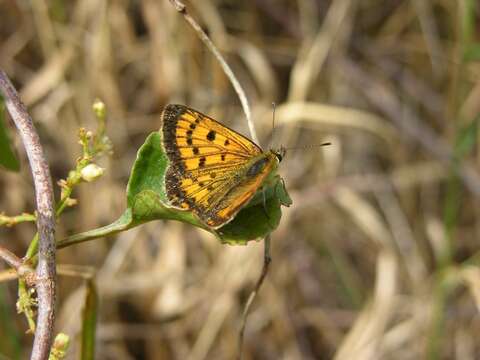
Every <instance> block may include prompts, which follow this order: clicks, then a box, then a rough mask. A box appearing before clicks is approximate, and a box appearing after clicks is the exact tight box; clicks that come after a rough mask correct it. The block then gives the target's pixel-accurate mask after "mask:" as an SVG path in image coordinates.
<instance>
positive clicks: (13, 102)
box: [0, 70, 56, 360]
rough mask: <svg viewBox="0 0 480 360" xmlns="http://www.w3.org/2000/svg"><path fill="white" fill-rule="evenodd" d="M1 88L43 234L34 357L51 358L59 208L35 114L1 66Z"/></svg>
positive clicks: (39, 229)
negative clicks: (29, 176) (22, 149)
mask: <svg viewBox="0 0 480 360" xmlns="http://www.w3.org/2000/svg"><path fill="white" fill-rule="evenodd" d="M0 91H1V93H2V95H3V97H4V98H5V104H6V107H7V109H8V112H9V113H10V116H11V118H12V120H13V122H14V123H15V125H16V126H17V128H18V131H19V132H20V136H21V138H22V140H23V144H24V146H25V150H26V152H27V156H28V160H29V162H30V167H31V171H32V176H33V181H34V184H35V195H36V202H37V214H38V215H37V228H38V233H39V238H40V249H39V256H38V259H39V260H38V266H37V270H36V274H37V279H36V290H37V294H38V317H37V330H36V332H35V339H34V343H33V349H32V354H31V359H35V360H40V359H47V358H48V356H49V353H50V346H51V344H52V340H53V330H54V320H55V295H56V279H55V277H56V271H55V237H54V232H55V210H54V204H53V203H54V200H53V188H52V179H51V177H50V169H49V167H48V163H47V160H46V159H45V155H44V152H43V148H42V145H41V143H40V138H39V137H38V134H37V132H36V130H35V127H34V125H33V121H32V118H31V117H30V115H29V114H28V113H27V110H26V109H25V106H24V105H23V103H22V102H21V101H20V98H19V96H18V93H17V91H16V90H15V88H14V87H13V85H12V83H11V82H10V80H9V79H8V77H7V75H6V74H5V72H4V71H3V70H0Z"/></svg>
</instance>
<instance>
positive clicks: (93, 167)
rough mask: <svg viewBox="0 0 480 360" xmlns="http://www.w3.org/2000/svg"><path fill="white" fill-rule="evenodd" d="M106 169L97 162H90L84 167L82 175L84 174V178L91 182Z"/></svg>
mask: <svg viewBox="0 0 480 360" xmlns="http://www.w3.org/2000/svg"><path fill="white" fill-rule="evenodd" d="M104 171H105V170H104V169H103V168H101V167H100V166H98V165H97V164H88V165H87V166H85V167H84V168H83V169H82V171H81V172H80V175H81V176H82V179H83V180H85V181H87V182H90V181H93V180H96V179H98V178H99V177H100V176H102V175H103V173H104Z"/></svg>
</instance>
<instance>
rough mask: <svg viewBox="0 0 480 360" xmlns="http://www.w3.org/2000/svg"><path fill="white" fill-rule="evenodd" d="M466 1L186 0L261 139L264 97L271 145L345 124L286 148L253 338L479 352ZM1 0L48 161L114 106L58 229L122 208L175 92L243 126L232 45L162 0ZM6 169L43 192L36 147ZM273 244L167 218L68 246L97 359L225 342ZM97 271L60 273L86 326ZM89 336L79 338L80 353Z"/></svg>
mask: <svg viewBox="0 0 480 360" xmlns="http://www.w3.org/2000/svg"><path fill="white" fill-rule="evenodd" d="M468 3H471V4H476V2H475V1H473V0H471V1H458V2H457V1H450V0H431V1H406V0H388V1H379V0H364V1H355V0H331V1H325V0H299V1H287V0H284V1H272V0H250V1H227V0H218V1H208V0H202V1H192V2H191V3H187V5H188V6H189V10H190V12H191V14H192V15H193V16H194V17H195V18H196V19H197V20H198V21H199V22H200V23H201V24H202V26H203V27H204V28H205V29H208V32H209V35H210V36H211V38H212V40H213V41H214V42H215V44H216V45H217V46H218V47H219V49H220V50H221V51H222V52H223V53H224V54H225V56H226V58H227V60H228V61H229V63H230V64H231V66H232V68H233V71H234V72H235V74H236V75H237V77H238V78H239V80H240V82H241V83H242V85H243V87H244V88H245V90H246V92H247V94H248V97H249V100H250V103H251V106H252V112H253V118H254V121H255V125H256V128H257V131H258V133H259V137H260V139H261V142H262V144H266V143H268V141H267V140H268V137H269V135H268V134H269V133H270V132H271V102H272V101H275V102H277V104H278V108H277V121H276V122H277V129H276V137H277V138H276V141H275V142H276V143H277V144H279V143H281V144H284V145H285V146H287V147H294V146H303V145H307V144H320V143H322V142H324V141H331V142H332V143H333V146H330V147H328V148H323V149H320V150H308V151H292V152H290V153H289V155H288V156H287V158H286V159H285V161H284V163H283V164H282V167H281V174H282V175H283V176H284V178H285V181H286V184H287V188H288V189H289V191H290V193H291V195H292V198H293V200H294V205H293V206H292V207H291V208H289V209H285V211H284V215H283V218H282V222H281V225H280V227H279V229H277V231H276V232H275V233H273V234H272V257H273V262H272V265H271V267H270V273H269V275H268V277H267V279H266V282H265V284H264V285H263V287H262V289H261V291H260V293H259V295H258V297H257V299H256V301H255V303H254V306H253V309H252V312H251V316H250V318H249V322H248V324H247V329H246V333H245V348H244V358H245V359H279V358H282V359H329V358H336V359H419V358H427V359H453V358H455V359H462V360H463V359H477V358H479V357H480V346H479V343H478V341H477V335H478V334H479V333H480V317H479V316H478V311H479V309H480V270H479V268H478V259H479V253H478V251H479V249H480V246H479V244H480V242H479V238H480V237H479V235H480V233H479V230H480V223H479V222H478V221H477V215H478V214H479V211H480V207H479V205H478V197H479V195H480V175H479V174H478V166H479V165H480V154H479V152H478V148H477V146H476V145H475V142H476V139H477V138H478V136H479V135H478V130H477V127H476V126H475V125H476V119H477V116H478V114H479V111H480V91H479V90H480V82H479V79H480V76H479V75H478V73H479V66H478V62H475V61H473V60H472V57H469V58H466V57H465V56H464V54H475V51H476V52H477V53H478V52H479V50H478V46H479V45H480V44H479V42H480V33H479V30H478V29H479V24H480V20H479V19H480V9H479V8H478V5H477V9H476V12H475V10H471V9H468V6H467V4H468ZM0 18H1V20H0V67H2V68H3V69H4V70H5V71H6V72H7V73H8V74H9V75H10V77H11V78H13V79H14V81H15V82H16V85H17V86H18V88H19V89H21V94H22V97H23V99H24V101H25V102H26V104H27V105H28V107H29V109H30V111H31V114H32V116H33V118H34V119H35V120H36V122H37V125H38V128H39V129H40V135H41V138H42V140H43V143H44V145H45V147H46V151H47V155H48V157H49V160H50V164H51V167H52V172H53V176H54V180H58V179H60V178H64V177H65V176H66V172H67V171H68V170H69V169H70V168H72V167H73V164H74V162H75V159H76V158H77V157H78V156H79V154H80V149H79V147H78V146H77V139H76V134H77V131H78V128H79V126H86V127H90V128H92V127H95V120H94V117H93V115H92V113H91V110H90V109H91V104H92V102H93V100H94V98H96V97H99V98H101V99H103V100H104V102H105V103H106V105H107V108H108V111H109V122H108V131H107V132H108V134H109V136H110V137H111V139H112V142H113V144H114V149H115V154H114V155H113V157H112V158H110V159H109V160H107V161H104V162H103V163H102V164H101V165H102V166H104V167H105V168H106V169H107V171H106V175H105V176H104V177H103V178H102V179H101V180H99V181H97V182H96V183H93V184H85V185H82V186H81V187H80V188H79V189H78V190H77V192H76V197H77V199H78V201H79V203H78V206H77V207H75V208H73V209H71V210H69V211H67V212H66V213H65V214H64V216H63V217H62V218H61V220H60V222H59V225H58V231H57V235H58V237H59V238H61V237H63V236H64V235H65V234H67V233H73V232H78V231H83V230H87V229H91V228H94V227H98V226H100V225H104V224H107V223H109V222H112V221H113V220H115V219H116V218H117V217H118V216H119V215H120V214H121V213H122V211H123V209H124V207H125V187H126V182H127V180H128V176H129V170H130V166H131V164H132V163H133V160H134V159H135V154H136V150H137V149H138V146H139V145H140V144H141V143H142V142H143V140H144V139H145V138H146V136H147V134H149V133H150V132H152V131H155V130H157V129H158V127H159V114H160V112H161V110H162V108H163V106H164V105H165V104H167V103H172V102H178V103H184V104H187V105H189V106H191V107H193V108H196V109H198V110H201V111H203V112H206V113H208V114H210V115H212V116H213V117H215V118H217V119H220V120H221V121H223V122H224V123H225V124H227V125H229V126H231V127H233V128H235V129H237V130H239V131H242V132H243V133H248V130H247V124H246V122H245V119H244V116H243V113H242V111H241V107H240V103H239V101H238V98H237V97H236V96H235V93H234V91H233V89H232V87H231V85H230V84H229V82H228V80H227V79H226V77H225V75H224V74H223V72H222V70H221V68H220V67H219V65H218V63H217V62H216V61H215V60H214V59H213V57H212V55H211V54H210V53H209V52H208V51H207V50H206V49H205V47H204V45H203V44H202V43H201V42H200V41H199V40H198V38H197V37H196V35H195V33H194V32H193V31H192V30H191V28H190V27H189V26H188V25H187V24H186V23H185V21H184V19H183V18H182V16H180V15H179V14H178V13H176V12H175V10H174V9H173V8H172V6H171V5H170V3H169V2H168V1H167V0H141V1H110V2H107V1H102V0H82V1H76V2H73V1H72V2H63V1H58V0H51V1H33V2H31V3H30V2H27V1H0ZM469 18H470V19H472V24H473V25H472V26H468V25H469V23H468V19H469ZM464 59H466V60H464ZM477 59H478V54H477ZM16 141H17V143H18V139H17V140H16ZM455 144H457V145H458V146H456V145H455ZM17 145H19V144H17ZM17 148H18V149H21V146H20V145H19V146H17ZM459 148H461V149H460V150H459ZM20 155H21V157H22V158H24V154H20ZM23 164H24V165H25V164H26V163H25V160H24V159H23ZM0 189H1V191H0V211H5V212H7V213H9V214H17V213H21V212H23V211H31V210H32V209H33V201H34V200H33V191H32V185H31V180H30V175H29V173H28V169H27V167H26V166H23V170H22V172H21V174H20V175H17V174H12V173H8V172H5V171H1V173H0ZM33 231H34V227H33V226H32V225H31V224H24V225H18V226H16V227H13V228H9V229H6V228H0V243H1V244H2V245H4V246H6V247H8V248H9V249H11V250H12V251H14V252H16V253H17V254H23V253H24V251H25V249H26V246H27V244H28V242H29V240H30V239H31V237H32V234H33ZM262 248H263V245H262V244H261V243H256V242H252V243H250V244H249V245H248V246H246V247H230V246H222V245H220V244H219V243H218V242H217V241H216V240H215V239H214V238H213V237H212V236H210V235H207V234H206V233H205V232H202V231H200V230H197V229H194V228H192V227H188V226H184V225H182V224H179V223H173V222H155V223H150V224H148V225H145V226H142V227H139V228H137V229H134V230H131V231H129V232H126V233H123V234H121V235H119V236H116V237H115V238H112V239H107V240H97V241H94V242H91V243H85V244H81V245H78V246H75V247H71V248H67V249H65V250H62V251H61V252H59V254H58V258H59V259H58V260H59V263H60V264H75V265H83V266H89V267H93V268H94V269H96V274H97V275H96V278H97V284H98V290H99V294H100V298H101V303H100V309H99V320H98V336H97V358H98V359H192V360H193V359H195V360H201V359H233V358H235V356H236V353H237V348H236V345H237V334H238V329H239V326H240V323H241V314H242V311H243V305H244V304H245V301H246V299H247V297H248V295H249V292H250V291H251V289H252V288H253V286H254V284H255V281H256V279H257V277H258V275H259V273H260V270H261V265H262ZM1 266H3V265H1ZM66 272H68V271H66ZM83 291H84V283H83V281H82V280H81V279H78V278H72V277H61V278H60V293H59V302H58V309H59V317H58V321H57V325H58V326H57V329H58V331H63V332H67V333H68V334H70V335H72V336H73V338H75V337H76V336H78V332H79V329H80V320H79V319H80V318H79V316H80V315H81V311H82V306H83V296H82V292H83ZM15 301H16V284H15V282H8V283H1V284H0V319H1V321H0V334H1V336H0V359H3V358H4V357H6V358H25V357H26V356H27V354H28V353H29V349H30V342H31V337H30V336H27V335H23V333H24V331H25V329H26V324H25V322H24V319H23V318H22V317H20V316H17V315H16V314H15ZM78 352H79V347H78V344H77V343H75V341H74V344H73V345H72V347H71V351H70V353H69V354H70V355H69V358H72V359H74V358H76V355H75V354H77V353H78Z"/></svg>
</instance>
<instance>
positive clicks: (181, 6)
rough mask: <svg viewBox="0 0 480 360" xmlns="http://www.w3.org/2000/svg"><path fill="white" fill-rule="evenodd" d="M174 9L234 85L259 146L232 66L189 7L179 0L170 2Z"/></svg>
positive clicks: (243, 95)
mask: <svg viewBox="0 0 480 360" xmlns="http://www.w3.org/2000/svg"><path fill="white" fill-rule="evenodd" d="M170 2H171V3H172V5H173V6H174V8H175V9H176V10H177V11H178V12H179V13H180V14H182V15H183V17H184V18H185V20H186V21H187V22H188V23H189V24H190V26H191V27H192V28H193V30H195V32H196V33H197V35H198V37H199V38H200V40H202V41H203V43H204V44H205V45H206V46H207V48H208V49H209V50H210V51H211V52H212V54H213V55H214V56H215V58H216V59H217V61H218V62H219V64H220V66H221V67H222V69H223V71H224V72H225V75H226V76H227V77H228V79H229V80H230V82H231V83H232V86H233V88H234V89H235V92H236V93H237V95H238V98H239V99H240V103H241V104H242V108H243V112H244V113H245V117H246V118H247V123H248V129H249V130H250V135H251V137H252V140H253V141H254V142H255V143H257V144H259V141H258V137H257V132H256V131H255V126H254V124H253V121H252V113H251V111H250V105H249V104H248V99H247V96H246V95H245V91H243V88H242V86H241V85H240V83H239V82H238V80H237V78H236V77H235V74H234V73H233V71H232V69H231V68H230V66H229V65H228V64H227V62H226V61H225V59H224V58H223V56H222V54H221V53H220V51H218V49H217V47H216V46H215V45H214V44H213V42H212V41H211V40H210V38H209V37H208V35H207V34H206V33H205V31H203V29H202V28H201V27H200V25H198V23H197V22H196V21H195V19H194V18H192V17H191V16H190V15H189V14H188V13H187V7H186V6H185V4H184V3H182V2H181V1H179V0H170Z"/></svg>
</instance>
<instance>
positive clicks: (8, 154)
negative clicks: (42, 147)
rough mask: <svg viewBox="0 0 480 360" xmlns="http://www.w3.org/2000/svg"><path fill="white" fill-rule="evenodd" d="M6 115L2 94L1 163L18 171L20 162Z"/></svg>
mask: <svg viewBox="0 0 480 360" xmlns="http://www.w3.org/2000/svg"><path fill="white" fill-rule="evenodd" d="M4 116H5V104H4V102H3V98H2V97H1V96H0V165H1V166H3V167H5V168H6V169H7V170H11V171H16V172H18V171H19V170H20V163H19V162H18V159H17V157H16V155H15V153H14V152H13V150H12V146H11V142H10V138H9V137H8V133H7V128H6V126H5V118H4Z"/></svg>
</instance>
